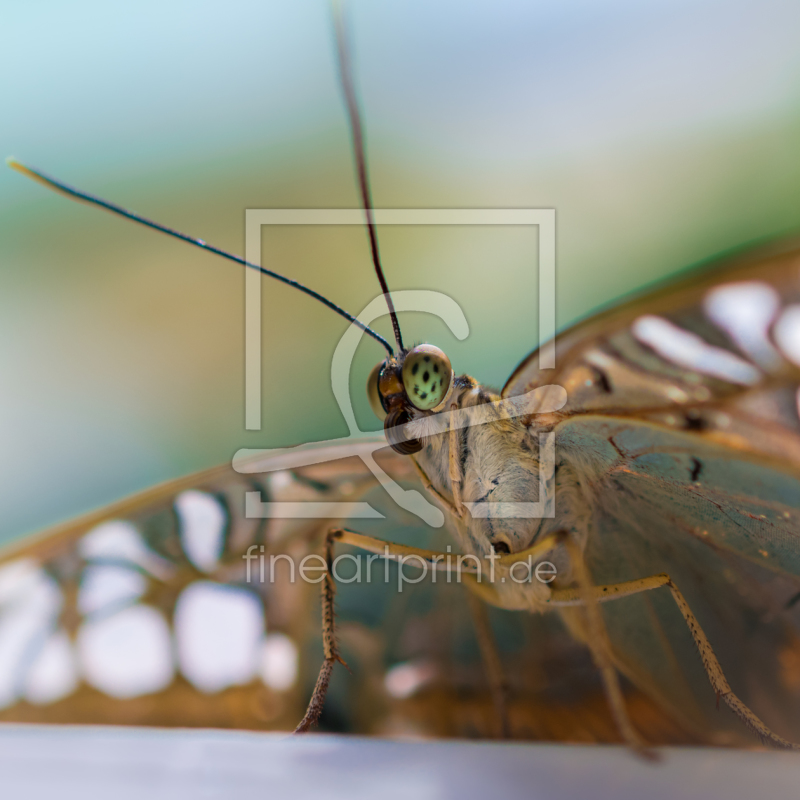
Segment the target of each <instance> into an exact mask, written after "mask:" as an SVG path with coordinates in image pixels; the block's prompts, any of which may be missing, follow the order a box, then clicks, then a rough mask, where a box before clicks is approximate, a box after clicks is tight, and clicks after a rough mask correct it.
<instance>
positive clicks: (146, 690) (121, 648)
mask: <svg viewBox="0 0 800 800" xmlns="http://www.w3.org/2000/svg"><path fill="white" fill-rule="evenodd" d="M78 656H79V660H80V665H81V671H82V672H83V675H84V677H85V678H86V680H87V681H88V682H89V683H90V684H92V686H94V687H95V688H97V689H99V690H100V691H101V692H105V694H108V695H111V696H112V697H119V698H126V697H138V696H139V695H142V694H151V693H152V692H158V691H160V690H161V689H165V688H166V687H167V686H169V684H170V683H171V682H172V677H173V674H174V665H173V662H172V641H171V639H170V633H169V627H168V626H167V622H166V620H165V619H164V617H163V616H162V615H161V614H160V613H159V612H158V611H157V610H156V609H155V608H152V607H151V606H145V605H137V606H133V607H132V608H126V609H124V610H122V611H120V612H118V613H116V614H113V615H112V616H110V617H105V618H104V619H100V620H97V621H92V620H87V621H86V622H84V623H83V624H82V625H81V627H80V630H79V631H78Z"/></svg>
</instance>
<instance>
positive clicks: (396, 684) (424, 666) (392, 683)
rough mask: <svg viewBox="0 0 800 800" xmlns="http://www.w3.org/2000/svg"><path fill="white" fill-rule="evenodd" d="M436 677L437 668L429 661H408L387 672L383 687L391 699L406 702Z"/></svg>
mask: <svg viewBox="0 0 800 800" xmlns="http://www.w3.org/2000/svg"><path fill="white" fill-rule="evenodd" d="M435 677H436V668H435V667H434V666H433V664H431V663H430V662H427V661H421V662H416V661H407V662H404V663H403V664H395V665H394V666H393V667H390V668H389V669H388V670H387V671H386V675H384V678H383V685H384V687H385V689H386V691H387V692H388V693H389V696H390V697H395V698H397V699H398V700H405V699H406V698H407V697H412V696H413V695H414V694H415V693H416V692H418V691H419V690H420V689H421V688H422V687H423V686H425V685H426V684H427V683H430V682H431V681H432V680H433V679H434V678H435Z"/></svg>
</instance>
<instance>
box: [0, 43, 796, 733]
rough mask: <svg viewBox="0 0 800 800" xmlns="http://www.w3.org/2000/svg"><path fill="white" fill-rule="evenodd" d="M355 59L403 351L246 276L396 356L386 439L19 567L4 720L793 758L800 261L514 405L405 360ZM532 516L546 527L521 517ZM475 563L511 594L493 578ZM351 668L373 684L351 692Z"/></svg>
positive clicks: (216, 489) (704, 285) (729, 275)
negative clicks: (370, 461) (759, 745)
mask: <svg viewBox="0 0 800 800" xmlns="http://www.w3.org/2000/svg"><path fill="white" fill-rule="evenodd" d="M338 41H339V57H340V65H339V66H340V72H341V75H342V79H343V80H342V83H343V87H344V89H345V99H346V101H347V105H348V109H349V112H350V122H351V130H352V134H353V140H354V145H355V153H356V163H357V166H358V178H359V185H360V189H361V194H362V199H363V207H364V210H365V214H366V218H367V230H368V232H369V236H370V245H371V250H372V254H373V261H374V264H375V268H376V273H377V275H378V278H379V282H380V284H381V290H382V293H383V295H384V297H385V298H386V300H387V303H388V308H389V312H390V315H391V317H392V321H393V330H394V334H395V344H396V350H395V349H394V348H393V347H392V345H391V344H390V343H389V342H387V341H386V340H384V339H383V338H382V337H380V336H379V335H378V334H376V333H375V332H374V331H373V330H372V329H371V328H369V326H368V325H366V324H364V323H363V322H361V321H360V320H358V319H356V318H355V317H353V316H352V315H350V314H348V312H345V311H344V310H343V309H341V308H339V307H338V306H335V305H334V304H333V303H331V302H330V301H329V300H327V298H324V297H322V296H320V295H318V294H317V293H316V292H314V291H313V290H310V289H308V288H307V287H299V286H298V285H297V284H296V283H295V282H293V281H291V280H290V279H287V278H285V277H283V276H280V275H277V274H276V273H274V272H272V271H270V270H267V269H265V268H263V267H260V266H259V265H252V264H246V265H247V266H249V267H255V268H256V269H258V270H260V271H261V272H262V273H264V274H267V275H269V276H270V277H273V278H278V279H279V280H282V281H283V282H285V283H289V284H292V285H294V286H296V287H297V288H300V289H301V290H302V291H305V292H306V293H307V294H310V295H311V296H312V297H315V298H316V299H318V300H321V301H322V302H324V303H325V304H326V305H327V306H328V307H330V308H332V309H333V310H334V311H336V312H337V313H340V314H341V315H343V316H345V317H346V318H347V319H348V320H349V321H350V322H351V323H353V324H354V325H356V326H358V327H360V328H361V330H362V331H364V332H365V333H366V334H368V335H370V336H371V337H372V338H373V339H375V340H376V341H378V342H379V343H380V344H381V345H382V346H384V347H385V348H386V350H387V356H386V358H385V359H384V360H383V361H381V362H380V363H379V364H378V365H377V366H376V368H375V370H373V372H372V374H371V375H370V377H369V380H368V391H369V394H370V398H371V402H372V406H373V409H374V410H375V412H376V414H377V415H378V416H379V417H381V418H383V419H384V426H385V438H384V437H378V438H374V437H373V438H365V439H362V440H358V441H353V442H351V443H348V444H342V445H340V446H338V447H336V448H335V449H334V450H333V451H331V450H330V449H326V448H320V452H317V453H316V455H315V458H313V459H308V458H305V457H304V458H302V459H300V461H299V462H298V459H297V458H296V457H295V454H293V453H292V452H287V453H282V454H277V455H272V456H269V457H266V458H263V457H259V456H255V457H254V458H253V460H252V462H250V463H248V464H246V465H244V466H245V468H243V465H241V464H239V465H237V466H236V468H235V469H234V468H233V466H229V465H225V466H222V467H220V468H218V469H215V470H211V471H208V472H205V473H201V474H198V475H193V476H189V477H187V478H184V479H180V480H178V481H174V482H171V483H168V484H165V485H163V486H160V487H156V488H154V489H152V490H150V491H148V492H145V493H143V494H141V495H138V496H135V497H133V498H130V499H128V500H124V501H121V502H120V503H117V504H115V505H113V506H111V507H109V508H107V509H103V510H101V511H99V512H96V513H94V514H90V515H88V516H86V517H84V518H81V519H79V520H76V521H73V522H71V523H68V524H66V525H63V526H61V527H59V528H57V529H54V530H50V531H46V532H45V533H43V534H42V535H40V536H39V537H36V538H33V539H28V540H25V541H24V542H21V543H20V544H18V545H16V546H12V547H10V548H7V549H6V550H5V551H4V552H3V554H2V564H1V565H0V608H1V609H2V617H0V675H1V676H2V685H0V703H1V704H2V705H3V709H2V711H0V718H2V719H6V720H29V721H33V720H38V721H42V720H48V721H64V722H90V721H91V722H129V723H140V724H165V725H211V726H220V727H251V728H270V727H271V728H276V729H291V728H293V727H294V726H295V725H296V723H297V722H298V721H299V720H300V719H301V717H302V722H300V727H301V728H303V729H306V728H309V727H311V726H312V725H314V724H321V725H323V726H324V727H326V728H328V729H338V730H348V731H361V732H374V733H397V732H415V733H427V734H438V735H473V736H480V735H486V734H487V733H492V732H499V733H505V734H510V735H513V736H519V737H527V738H545V739H561V740H573V741H574V740H583V741H613V740H619V739H620V738H621V739H622V740H624V741H627V742H628V743H630V744H632V745H634V746H636V747H640V746H641V745H642V743H643V741H647V742H649V743H654V744H657V743H661V742H672V741H675V742H703V743H721V744H743V745H746V744H748V743H752V742H753V741H755V739H753V738H752V736H751V733H750V732H748V730H747V728H748V727H749V728H750V730H751V731H752V732H754V733H755V734H756V735H757V736H758V737H760V738H761V739H762V740H764V741H768V742H771V743H773V744H777V745H779V746H792V745H791V742H790V740H792V739H794V740H797V739H799V738H800V730H799V729H800V716H799V715H798V711H800V705H799V704H800V639H798V630H797V626H798V622H800V619H798V613H800V612H798V609H797V605H798V603H797V600H798V598H800V585H799V584H800V564H798V563H797V561H798V558H800V547H799V546H798V545H799V543H798V541H797V538H798V536H800V420H799V419H798V407H799V404H800V395H799V394H798V386H800V369H799V368H800V251H798V250H797V249H796V247H794V246H792V245H782V246H774V247H773V248H772V249H769V250H767V251H764V252H755V253H747V254H742V255H737V256H734V257H730V258H727V259H725V260H724V261H723V263H722V264H720V265H718V266H706V267H704V268H702V269H700V270H698V271H697V272H695V273H692V274H691V275H689V276H688V277H686V278H684V279H682V280H680V281H678V282H677V283H673V284H671V285H669V286H665V287H662V288H660V289H658V290H657V291H655V292H652V293H650V294H647V295H644V296H641V297H638V298H636V299H634V300H632V301H630V302H629V303H627V304H625V305H623V306H621V307H619V308H616V309H612V310H611V311H608V312H606V313H604V314H602V315H600V316H597V317H594V318H592V319H589V320H587V321H585V322H583V323H580V324H578V325H577V326H575V327H573V328H571V329H569V330H567V331H565V332H563V333H562V334H561V335H560V336H559V337H558V338H557V340H556V342H555V348H556V350H555V352H556V366H555V368H554V369H541V368H540V366H539V353H538V352H534V353H532V354H531V356H530V357H529V358H527V359H526V360H525V361H524V362H523V363H522V364H521V365H520V366H519V367H518V368H517V369H516V370H515V371H514V372H513V373H512V375H511V377H510V378H509V380H508V382H507V383H506V385H505V387H504V388H503V389H502V390H501V391H500V392H494V391H492V390H490V389H488V388H487V387H484V386H483V385H482V384H480V383H479V382H478V381H476V380H475V379H473V378H471V377H469V376H456V374H455V372H454V370H453V369H452V366H451V364H450V362H449V359H448V358H447V356H446V355H445V354H444V353H443V352H442V351H441V350H439V349H438V348H436V347H434V346H432V345H418V346H416V347H413V348H410V349H409V348H406V347H405V346H404V344H403V340H402V334H401V331H400V325H399V321H398V317H397V314H396V313H395V312H394V308H393V305H392V295H391V293H390V291H389V287H388V285H387V283H386V280H385V278H384V275H383V270H382V267H381V264H380V258H379V252H378V243H377V235H376V229H375V224H374V219H373V212H372V203H371V200H370V195H369V182H368V177H367V170H366V160H365V156H364V146H363V134H362V131H361V123H360V118H359V114H358V109H357V104H356V98H355V93H354V91H353V88H352V79H351V77H350V70H349V63H348V60H347V50H346V48H345V47H344V45H343V37H342V32H341V28H339V29H338ZM12 166H14V167H15V168H17V169H19V170H20V171H22V172H24V173H26V174H28V175H29V176H30V177H34V178H36V179H37V180H40V181H41V182H44V183H45V184H47V185H48V186H49V187H50V188H55V189H57V190H58V191H61V192H62V193H66V194H68V195H71V196H72V197H73V198H76V199H79V200H82V201H85V202H89V203H92V204H95V205H101V206H103V207H105V208H106V209H107V210H110V211H112V212H115V213H118V214H122V215H124V216H127V217H129V218H131V219H133V220H135V221H138V222H144V223H145V224H148V225H149V226H150V227H154V228H156V229H159V230H161V231H163V232H166V233H169V234H171V235H177V236H179V238H183V239H185V240H187V241H189V242H190V243H193V244H199V246H202V247H204V248H205V249H211V250H212V251H214V252H217V253H219V254H220V255H223V256H224V257H228V258H232V259H233V260H236V261H238V262H239V263H246V262H244V261H243V260H242V259H238V258H237V257H233V256H230V254H227V253H223V252H222V251H219V250H216V249H215V248H211V247H209V246H208V245H207V244H206V243H205V242H201V241H200V240H195V239H192V238H191V237H187V236H184V235H183V234H178V233H177V232H175V231H171V230H170V229H167V228H165V227H164V226H160V225H158V224H156V223H152V222H150V221H148V220H145V219H144V218H142V217H139V216H138V215H136V214H133V213H132V212H128V211H126V210H125V209H123V208H121V207H119V206H116V205H114V204H111V203H108V202H107V201H102V200H100V199H99V198H96V197H94V196H92V195H89V194H86V193H84V192H81V191H79V190H76V189H73V188H71V187H69V186H67V185H65V184H63V183H61V182H60V181H57V180H55V179H52V178H50V177H48V176H47V175H45V174H44V173H41V172H39V171H38V170H33V169H32V168H29V167H25V166H23V165H21V164H19V163H18V162H13V163H12ZM520 398H527V400H528V401H530V399H531V398H533V400H534V401H536V402H535V403H534V405H533V406H531V405H526V404H525V403H520V402H518V401H519V400H520ZM554 398H556V399H554ZM387 442H388V447H387V446H386V444H387ZM381 446H382V447H381ZM308 452H309V451H304V454H305V455H307V454H308ZM311 452H313V448H311ZM368 454H375V458H376V461H377V463H378V465H379V466H380V469H381V470H382V472H383V473H384V474H385V475H387V476H389V478H390V479H391V480H392V481H394V482H395V483H396V484H398V485H402V486H409V487H410V486H416V487H418V488H421V489H422V490H423V491H425V492H426V493H427V495H428V497H429V498H430V499H431V501H432V502H433V503H434V504H435V505H436V506H437V507H438V508H440V509H441V511H442V512H443V513H444V516H445V517H446V519H447V523H448V532H444V531H442V530H441V529H437V528H435V527H431V526H430V525H428V524H426V523H425V522H424V521H423V520H421V519H420V518H419V517H418V516H415V515H414V514H413V513H410V512H409V510H408V509H402V508H398V507H397V506H396V504H395V503H394V502H393V501H392V499H391V498H389V497H387V495H386V493H385V492H384V491H383V487H382V485H381V482H380V481H379V480H377V479H376V476H375V472H374V471H372V470H371V469H369V468H368V467H367V466H366V462H365V455H368ZM312 462H315V463H312ZM253 496H256V497H258V498H260V501H259V502H262V503H287V504H296V503H301V502H317V503H319V502H324V503H345V504H348V505H347V506H346V507H347V508H352V507H353V506H352V504H354V503H359V502H362V501H367V502H368V503H369V505H370V507H372V508H374V509H375V510H376V511H377V514H376V516H375V517H374V518H372V519H363V518H353V519H348V518H347V517H346V516H339V517H338V518H337V517H336V516H335V515H334V512H332V513H331V516H330V517H328V518H312V519H303V518H295V517H290V518H277V517H273V518H264V517H260V516H258V515H257V514H255V515H254V514H248V513H247V507H248V506H247V504H248V502H249V501H248V498H251V497H253ZM525 504H537V505H538V506H539V510H538V512H536V513H534V514H533V515H531V514H520V513H518V512H519V506H520V505H525ZM330 508H331V509H334V508H336V507H334V506H330ZM339 508H342V507H341V506H340V507H339ZM509 508H511V511H512V512H515V509H516V512H517V513H509ZM448 534H449V537H450V538H448ZM385 542H392V543H393V544H392V545H391V546H390V550H389V551H383V548H384V547H385V545H384V543H385ZM453 545H455V546H456V549H457V550H458V551H459V552H460V553H461V554H466V555H469V556H471V557H472V561H470V562H466V561H465V562H464V563H467V568H466V569H465V570H462V572H463V574H459V578H461V579H462V580H458V581H449V580H448V579H447V577H449V574H450V570H449V569H448V570H447V571H442V572H441V576H440V578H439V580H438V581H436V580H435V576H436V575H438V574H440V573H439V569H440V567H441V565H442V563H443V560H446V559H447V557H448V556H449V555H450V553H451V551H452V546H453ZM343 547H345V548H346V547H350V548H360V549H362V550H367V551H368V552H377V553H378V554H380V553H381V552H382V551H383V552H387V553H388V555H389V556H391V557H393V558H395V559H396V560H397V559H399V558H411V557H412V556H415V557H416V558H417V559H418V566H419V568H420V569H422V568H424V569H425V570H426V571H427V572H428V573H429V574H427V576H426V577H427V578H428V580H427V581H426V582H425V583H422V582H419V583H417V582H414V581H416V578H415V579H414V581H411V580H409V579H408V576H405V578H404V577H403V575H404V573H403V564H402V563H400V564H398V563H394V564H390V563H387V565H386V572H385V575H384V577H385V578H386V579H385V580H383V581H376V582H375V583H367V584H366V585H363V583H362V582H360V581H359V582H350V577H348V575H347V574H345V575H341V576H339V577H340V580H339V581H338V582H336V581H334V579H333V574H332V573H333V566H332V565H333V561H334V558H335V553H337V552H339V551H340V550H341V549H342V548H343ZM448 548H449V549H448ZM345 552H349V553H351V554H352V553H353V552H354V550H352V549H351V550H345ZM320 553H321V554H322V558H321V559H320V561H319V574H318V575H317V576H316V577H317V578H318V579H319V580H314V581H306V580H297V579H296V578H297V576H296V575H295V574H294V572H293V567H294V565H295V564H296V563H297V562H300V561H302V560H303V559H306V558H309V557H310V556H313V555H317V557H318V558H319V554H320ZM253 554H255V556H256V558H255V559H249V558H248V557H247V556H248V555H253ZM281 556H282V557H283V558H281ZM526 563H527V566H528V567H529V568H539V567H541V566H542V565H545V566H546V567H547V568H546V570H545V575H546V576H547V578H552V580H547V579H545V580H539V579H538V576H537V578H532V577H531V576H530V574H529V575H528V576H527V577H528V579H527V580H524V581H518V580H516V579H515V570H517V567H518V566H520V565H522V566H523V571H524V567H525V566H526ZM447 566H448V567H449V563H448V564H447ZM253 570H255V571H256V572H257V573H258V575H257V579H254V575H253ZM482 570H496V572H492V575H493V577H492V579H491V580H488V581H487V580H478V579H477V578H476V572H477V573H479V574H480V572H481V571H482ZM530 571H531V570H530V569H529V570H528V572H530ZM443 576H447V577H443ZM481 577H484V576H481ZM404 580H405V582H406V584H409V583H410V584H411V585H404V584H403V581H404ZM464 584H466V586H465V585H464ZM399 587H402V588H403V589H404V591H399ZM320 588H321V589H322V611H323V642H322V648H320V642H319V638H318V629H319V622H318V620H317V619H316V618H315V615H316V614H317V602H318V599H317V598H318V596H319V594H320ZM334 593H335V594H336V597H335V599H334ZM334 604H335V606H334ZM334 607H335V614H334ZM488 608H490V609H499V610H487V609H488ZM494 634H499V635H498V636H497V638H498V642H495V641H493V639H494ZM698 653H699V655H700V658H698V657H697V656H698ZM340 660H341V661H345V662H347V664H348V665H349V666H350V668H351V669H352V672H351V673H348V672H346V671H345V670H343V669H341V668H337V669H336V671H334V669H335V665H336V663H337V662H338V661H340ZM320 661H322V664H323V667H322V671H321V672H319V673H317V667H318V663H319V662H320ZM309 695H310V696H311V702H310V704H309V705H308V706H307V707H306V704H307V701H308V698H309ZM326 695H327V696H326ZM718 706H721V708H722V710H721V712H719V713H718V711H717V707H718ZM751 709H752V710H751ZM304 711H305V716H303V713H304ZM757 715H758V716H757ZM762 718H763V720H764V721H762ZM742 723H744V724H742Z"/></svg>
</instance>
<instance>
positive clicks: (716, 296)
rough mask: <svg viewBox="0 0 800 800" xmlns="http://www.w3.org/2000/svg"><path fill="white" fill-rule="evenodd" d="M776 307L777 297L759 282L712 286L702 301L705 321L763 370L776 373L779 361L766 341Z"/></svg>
mask: <svg viewBox="0 0 800 800" xmlns="http://www.w3.org/2000/svg"><path fill="white" fill-rule="evenodd" d="M780 307H781V299H780V296H779V295H778V293H777V292H776V291H775V290H774V289H773V288H772V287H771V286H770V285H769V284H766V283H763V282H761V281H742V282H741V283H727V284H724V285H722V286H716V287H714V288H713V289H711V290H710V291H709V292H708V293H707V294H706V296H705V298H704V299H703V309H704V310H705V312H706V314H707V315H708V318H709V319H710V320H711V321H712V322H713V323H714V324H715V325H717V326H719V327H720V328H721V329H722V330H723V331H725V333H727V334H728V336H730V338H731V339H732V340H733V341H734V342H735V343H736V345H737V346H738V347H739V348H740V349H741V350H742V351H743V352H745V353H747V355H749V356H750V357H751V358H752V359H754V360H755V361H757V362H758V363H759V364H761V365H762V366H764V367H765V368H766V369H776V368H777V367H779V366H780V365H781V361H782V359H781V357H780V355H779V353H778V352H777V351H776V350H775V348H774V347H773V346H772V342H771V341H770V339H769V328H770V325H772V321H773V320H774V319H775V315H776V314H777V313H778V310H779V309H780Z"/></svg>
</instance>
